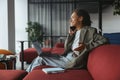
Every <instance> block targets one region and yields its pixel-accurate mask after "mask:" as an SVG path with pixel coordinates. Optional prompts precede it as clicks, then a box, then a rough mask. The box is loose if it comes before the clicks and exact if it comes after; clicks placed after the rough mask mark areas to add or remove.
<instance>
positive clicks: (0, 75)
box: [0, 70, 27, 80]
mask: <svg viewBox="0 0 120 80" xmlns="http://www.w3.org/2000/svg"><path fill="white" fill-rule="evenodd" d="M26 75H27V72H26V71H23V70H0V80H22V79H23V78H24V77H25V76H26Z"/></svg>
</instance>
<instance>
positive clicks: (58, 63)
mask: <svg viewBox="0 0 120 80" xmlns="http://www.w3.org/2000/svg"><path fill="white" fill-rule="evenodd" d="M33 45H34V47H35V48H36V50H37V52H38V54H39V56H38V57H36V58H35V59H34V60H33V61H32V63H31V64H30V66H29V67H28V68H27V69H26V71H27V72H30V71H32V70H33V68H35V67H36V66H40V65H49V66H54V67H61V68H65V67H66V66H67V63H70V62H71V60H72V59H74V57H73V56H72V52H71V53H69V54H68V55H67V56H66V57H64V56H60V55H56V54H46V53H42V52H41V47H40V46H39V44H38V42H34V43H33Z"/></svg>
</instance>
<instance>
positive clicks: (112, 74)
mask: <svg viewBox="0 0 120 80" xmlns="http://www.w3.org/2000/svg"><path fill="white" fill-rule="evenodd" d="M88 70H89V72H90V73H91V75H92V77H93V78H94V80H120V45H103V46H100V47H98V48H96V49H94V50H93V51H92V52H91V53H90V55H89V58H88Z"/></svg>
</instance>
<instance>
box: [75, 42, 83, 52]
mask: <svg viewBox="0 0 120 80" xmlns="http://www.w3.org/2000/svg"><path fill="white" fill-rule="evenodd" d="M84 48H85V44H84V43H79V47H77V48H75V49H74V51H82V50H83V49H84Z"/></svg>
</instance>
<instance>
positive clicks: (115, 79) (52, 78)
mask: <svg viewBox="0 0 120 80" xmlns="http://www.w3.org/2000/svg"><path fill="white" fill-rule="evenodd" d="M43 67H50V66H38V67H36V68H35V69H34V70H33V71H32V72H30V73H28V74H27V75H26V76H25V77H24V79H23V80H120V45H110V44H108V45H103V46H100V47H97V48H95V49H94V50H92V51H91V52H90V54H89V57H88V63H87V68H88V70H84V69H81V70H66V71H65V72H64V73H55V74H45V73H44V72H43V71H42V70H41V69H42V68H43ZM0 73H1V72H0Z"/></svg>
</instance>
